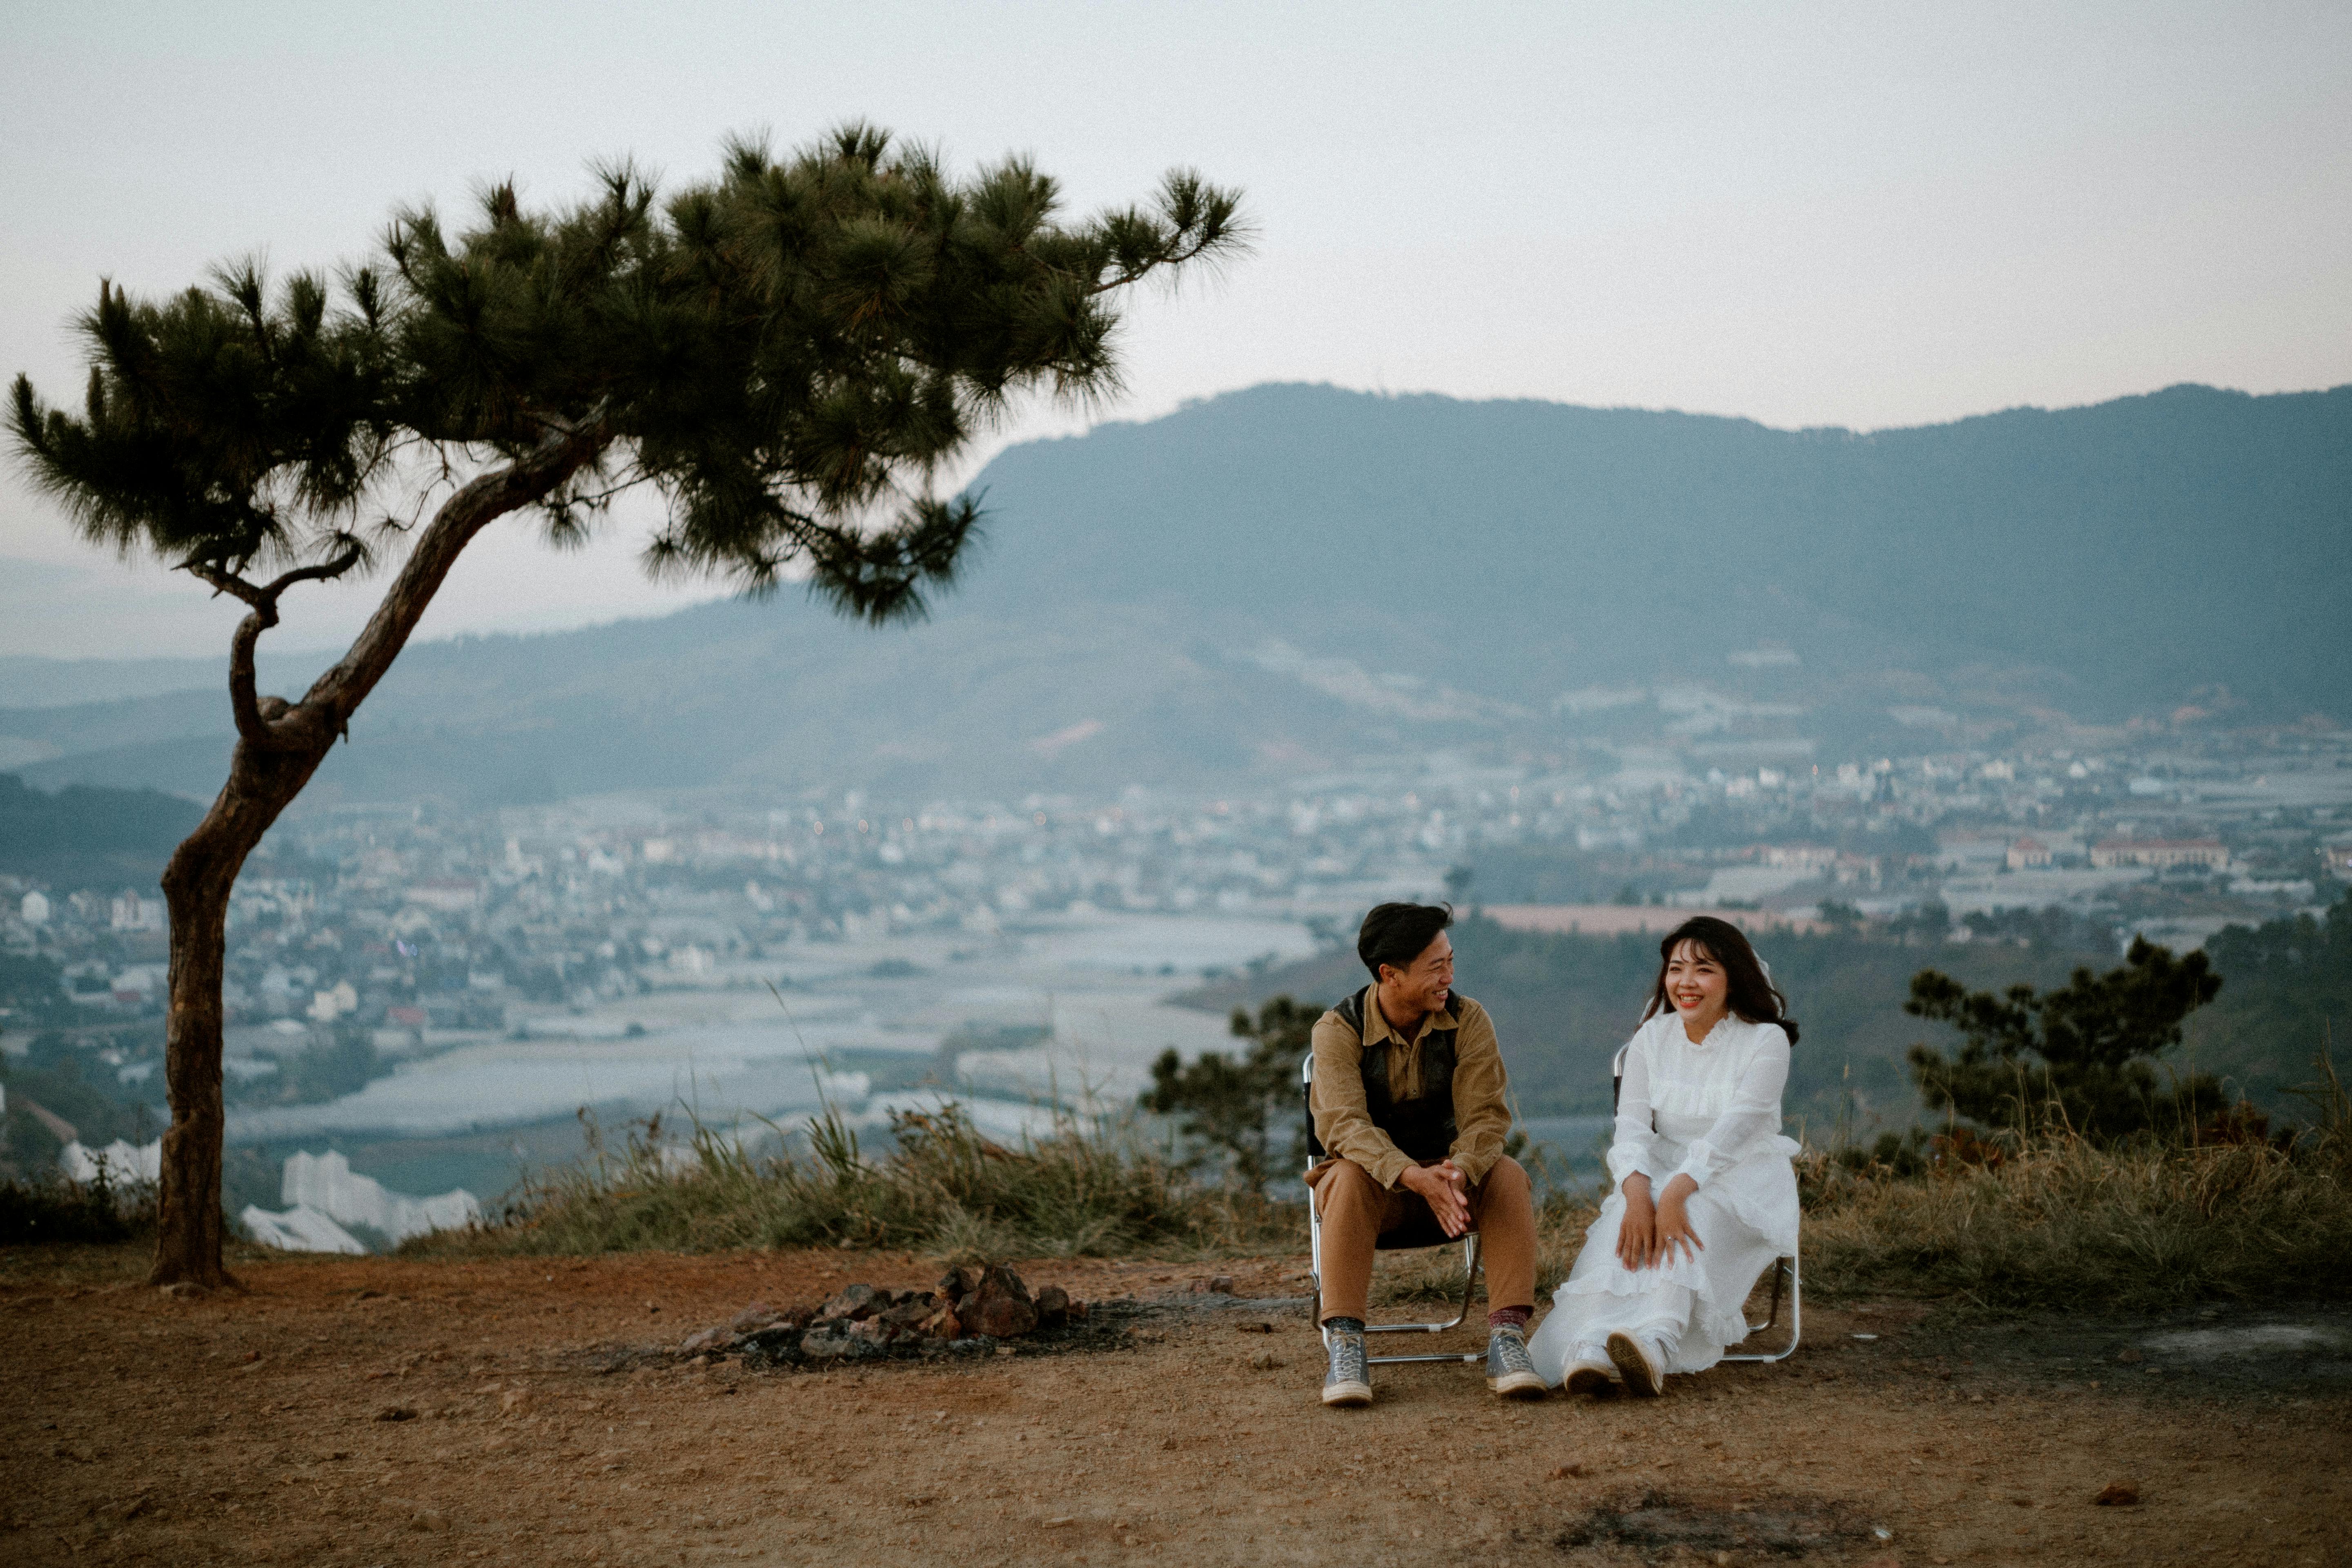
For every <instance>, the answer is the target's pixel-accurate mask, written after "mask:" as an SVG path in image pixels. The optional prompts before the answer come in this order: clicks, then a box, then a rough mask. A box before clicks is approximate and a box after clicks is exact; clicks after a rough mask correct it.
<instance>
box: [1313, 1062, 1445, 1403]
mask: <svg viewBox="0 0 2352 1568" xmlns="http://www.w3.org/2000/svg"><path fill="white" fill-rule="evenodd" d="M1298 1079H1299V1084H1300V1088H1301V1092H1302V1094H1303V1096H1304V1098H1305V1100H1306V1104H1307V1170H1308V1171H1310V1172H1311V1171H1313V1170H1314V1169H1315V1167H1316V1166H1318V1165H1319V1164H1321V1163H1323V1161H1324V1159H1325V1157H1326V1155H1325V1150H1324V1148H1323V1141H1322V1140H1321V1139H1319V1138H1318V1137H1316V1136H1315V1053H1314V1052H1312V1051H1309V1052H1308V1053H1307V1060H1306V1062H1305V1064H1304V1065H1302V1066H1301V1067H1300V1068H1299V1069H1298ZM1456 1239H1459V1240H1460V1241H1461V1243H1462V1304H1461V1306H1460V1307H1459V1308H1457V1309H1456V1310H1455V1311H1454V1316H1453V1317H1451V1318H1449V1319H1447V1320H1446V1321H1444V1322H1442V1323H1366V1324H1365V1325H1364V1332H1366V1333H1368V1334H1442V1333H1444V1332H1445V1331H1446V1330H1448V1329H1455V1328H1459V1327H1461V1326H1462V1320H1463V1319H1465V1318H1466V1317H1468V1316H1469V1315H1470V1298H1471V1297H1472V1295H1474V1294H1475V1292H1476V1290H1477V1289H1478V1233H1477V1232H1476V1231H1475V1230H1474V1231H1470V1232H1468V1233H1466V1234H1465V1235H1464V1236H1462V1237H1459V1238H1456V1237H1449V1236H1447V1235H1446V1234H1445V1230H1444V1226H1440V1225H1439V1224H1438V1223H1437V1216H1436V1215H1430V1216H1429V1217H1428V1218H1427V1219H1426V1220H1423V1221H1414V1222H1412V1223H1409V1224H1406V1225H1401V1226H1398V1227H1397V1228H1396V1229H1394V1230H1392V1231H1390V1232H1388V1233H1387V1234H1386V1235H1384V1236H1382V1237H1380V1238H1379V1239H1377V1240H1376V1241H1374V1242H1373V1244H1372V1245H1373V1247H1375V1248H1377V1249H1378V1250H1380V1251H1381V1252H1403V1251H1407V1250H1410V1249H1412V1248H1415V1247H1445V1246H1449V1245H1451V1244H1452V1243H1453V1242H1454V1241H1455V1240H1456ZM1307 1260H1308V1267H1309V1268H1313V1269H1314V1271H1315V1322H1316V1327H1317V1330H1318V1331H1320V1330H1321V1328H1322V1323H1323V1215H1322V1212H1321V1210H1320V1209H1319V1208H1318V1206H1317V1205H1316V1202H1315V1196H1314V1193H1313V1190H1312V1189H1311V1188H1310V1189H1309V1191H1308V1194H1307ZM1326 1342H1327V1348H1328V1336H1326ZM1364 1359H1365V1361H1366V1362H1367V1363H1369V1364H1370V1365H1373V1366H1393V1365H1395V1364H1396V1363H1399V1362H1413V1361H1452V1362H1468V1363H1477V1362H1484V1361H1485V1360H1486V1351H1485V1350H1483V1349H1481V1350H1477V1351H1472V1352H1466V1353H1465V1352H1448V1353H1447V1354H1444V1355H1376V1356H1367V1357H1365V1358H1364Z"/></svg>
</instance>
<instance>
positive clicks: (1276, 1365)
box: [1249, 1351, 1282, 1372]
mask: <svg viewBox="0 0 2352 1568" xmlns="http://www.w3.org/2000/svg"><path fill="white" fill-rule="evenodd" d="M1249 1364H1250V1370H1251V1371H1252V1372H1278V1371H1280V1370H1281V1368H1282V1360H1281V1358H1280V1357H1279V1356H1276V1354H1275V1353H1274V1352H1272V1351H1260V1352H1257V1354H1255V1355H1254V1356H1252V1357H1250V1358H1249Z"/></svg>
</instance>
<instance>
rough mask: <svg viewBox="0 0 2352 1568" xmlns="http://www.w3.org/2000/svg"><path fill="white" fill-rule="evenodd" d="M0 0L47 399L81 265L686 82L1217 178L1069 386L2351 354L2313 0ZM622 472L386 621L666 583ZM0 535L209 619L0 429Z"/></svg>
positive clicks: (1724, 383) (1654, 388)
mask: <svg viewBox="0 0 2352 1568" xmlns="http://www.w3.org/2000/svg"><path fill="white" fill-rule="evenodd" d="M0 4H5V10H0V15H5V26H0V172H5V174H0V178H5V192H6V208H5V210H6V212H7V222H6V223H5V226H0V372H14V371H16V370H17V369H23V370H26V371H29V372H30V373H31V374H33V376H34V379H35V381H36V382H37V384H39V385H40V386H41V388H42V389H43V390H44V391H45V392H46V393H47V394H48V395H51V396H52V397H58V398H66V399H71V398H74V397H76V396H78V395H79V384H80V382H81V379H82V372H81V368H80V363H79V358H78V352H77V350H76V348H75V345H74V344H73V342H72V341H71V339H70V338H69V336H68V333H67V331H66V330H65V323H66V322H67V321H68V318H69V317H70V316H71V315H72V314H73V312H75V311H76V310H80V309H82V308H84V307H86V306H87V304H88V303H89V300H90V299H91V298H92V296H93V294H94V291H95V287H96V282H97V279H99V278H100V276H101V275H105V276H111V277H112V278H114V279H116V280H117V281H118V282H120V283H122V284H124V285H127V286H128V287H130V288H131V289H137V290H150V291H160V290H164V289H173V288H177V287H181V286H184V285H185V284H186V283H188V282H190V281H193V280H195V279H198V278H200V277H201V276H202V274H203V272H204V269H205V268H206V267H207V266H208V265H209V264H210V263H212V262H213V261H215V260H216V259H219V258H225V257H229V256H233V255H236V254H239V253H242V252H246V251H249V250H253V249H256V248H261V249H264V250H266V252H267V254H268V257H269V258H270V259H271V260H272V261H273V262H274V263H276V264H278V265H279V266H281V267H294V266H313V265H324V264H330V263H332V262H334V261H336V260H339V259H341V258H350V257H353V256H356V255H358V254H360V253H361V252H362V251H363V250H364V249H365V248H366V247H368V246H369V245H370V244H371V242H372V240H373V237H374V236H375V234H376V233H377V231H378V228H379V226H380V225H381V224H382V222H383V218H384V216H385V215H386V212H387V210H388V209H389V207H390V206H391V205H392V204H393V203H394V202H396V201H400V200H404V199H415V198H433V199H436V200H440V201H442V202H445V203H451V204H454V203H458V202H462V201H463V200H464V199H465V198H466V195H467V192H468V191H469V190H470V189H471V188H472V187H473V186H474V185H475V184H476V183H477V182H478V181H480V180H482V179H484V178H485V177H495V176H500V175H504V174H509V173H511V174H516V175H518V176H520V180H521V182H522V184H523V185H524V188H525V191H526V194H527V195H530V196H536V197H540V198H557V197H565V196H569V195H572V194H573V193H575V192H577V191H579V190H580V189H581V188H582V186H583V176H582V170H583V165H584V164H585V163H586V162H587V161H588V160H589V159H590V158H592V157H594V156H597V155H600V154H610V153H632V154H635V156H637V157H638V158H639V159H641V160H642V161H644V162H645V163H647V164H649V165H651V166H653V167H654V168H656V169H657V170H664V171H669V172H671V173H673V174H677V175H678V176H681V177H683V176H687V175H694V174H702V173H704V172H706V171H708V170H709V168H710V167H711V166H712V163H713V162H714V149H715V146H716V144H717V142H718V140H719V137H720V135H721V134H722V133H724V132H727V131H729V130H731V129H740V128H747V127H759V126H766V127H769V128H771V129H772V131H773V132H774V133H775V135H776V137H777V139H778V140H779V141H780V142H788V143H789V142H798V141H800V140H802V139H803V138H805V137H807V136H809V135H811V134H813V133H814V132H817V131H819V130H821V129H823V128H824V127H825V126H827V125H829V124H832V123H834V122H835V121H840V120H843V119H845V118H847V117H851V116H864V117H866V118H867V119H870V120H873V121H877V122H878V123H880V124H883V125H886V126H888V127H891V128H893V129H896V130H898V131H900V132H904V133H908V134H911V135H914V136H917V137H919V138H920V139H923V140H925V141H929V142H935V143H937V144H940V145H941V146H942V147H943V148H944V149H945V151H946V152H947V153H948V154H949V155H950V158H951V159H952V160H954V161H955V162H957V163H960V164H964V165H969V164H970V163H975V162H978V161H981V160H984V159H988V158H992V157H995V156H998V155H1000V154H1002V153H1005V152H1008V151H1021V152H1025V153H1031V154H1033V155H1034V156H1035V158H1036V159H1037V160H1038V161H1039V163H1041V164H1042V165H1043V167H1045V169H1046V170H1047V171H1048V172H1050V173H1052V174H1055V175H1057V176H1059V177H1060V178H1061V179H1062V180H1063V181H1064V182H1065V184H1066V189H1067V191H1068V193H1069V196H1070V198H1071V202H1072V204H1073V205H1074V206H1076V207H1080V208H1084V207H1089V206H1093V205H1098V204H1105V203H1111V202H1118V201H1125V200H1129V199H1132V198H1136V197H1139V196H1141V195H1145V194H1146V193H1147V192H1148V191H1149V190H1150V187H1151V185H1152V184H1153V183H1154V182H1155V181H1156V179H1157V178H1158V176H1159V174H1160V172H1161V171H1162V170H1164V169H1165V168H1167V167H1169V166H1170V165H1171V164H1177V163H1190V164H1192V165H1195V166H1197V167H1199V168H1200V169H1202V171H1204V172H1205V173H1207V174H1209V175H1210V176H1211V177H1213V178H1214V179H1216V180H1219V181H1222V182H1227V183H1231V184H1238V185H1240V186H1242V187H1243V188H1244V191H1245V192H1246V193H1247V198H1248V205H1249V211H1250V213H1251V216H1253V217H1254V219H1255V222H1256V223H1257V225H1258V226H1259V228H1260V231H1261V236H1262V237H1261V240H1260V244H1259V247H1258V250H1257V253H1256V254H1255V256H1254V257H1252V258H1248V259H1246V260H1244V261H1243V262H1242V263H1240V264H1239V265H1237V266H1235V267H1234V268H1233V269H1232V270H1231V271H1230V273H1229V274H1228V275H1227V276H1226V277H1224V278H1223V279H1222V280H1220V281H1216V282H1213V283H1209V284H1206V285H1203V286H1201V287H1197V288H1187V289H1184V290H1183V291H1182V292H1181V293H1179V294H1178V295H1177V296H1175V297H1174V298H1172V299H1171V298H1162V297H1151V298H1148V299H1145V300H1141V301H1139V304H1138V305H1137V308H1136V310H1135V311H1134V314H1133V318H1132V330H1131V331H1130V332H1129V335H1128V337H1127V340H1126V353H1127V363H1128V372H1129V383H1130V386H1131V394H1130V395H1129V398H1128V399H1127V400H1126V401H1125V402H1124V403H1123V404H1122V405H1120V406H1119V407H1118V408H1117V409H1115V410H1112V411H1111V413H1112V416H1118V417H1139V416H1150V415H1153V414H1158V413H1161V412H1164V411H1166V410H1167V409H1169V408H1171V407H1173V406H1174V405H1177V404H1178V403H1179V402H1181V401H1182V400H1183V399H1186V398H1190V397H1197V396H1202V395H1208V394H1212V393H1215V392H1220V391H1223V390H1226V389H1229V388H1233V387H1238V386H1244V385H1248V384H1252V383H1255V382H1260V381H1265V380H1272V379H1281V380H1306V381H1329V382H1335V383H1338V384H1342V385H1348V386H1358V387H1385V388H1390V389H1392V390H1397V391H1420V390H1427V391H1438V392H1444V393H1450V394H1454V395H1462V396H1469V397H1484V396H1530V397H1544V398H1553V399H1558V400H1561V401H1565V402H1573V403H1587V404H1603V405H1640V406H1644V407H1664V408H1681V409H1689V410H1695V411H1705V412H1710V413H1722V414H1738V415H1746V416H1752V417H1754V418H1757V419H1759V420H1762V421H1764V422H1766V423H1768V424H1772V425H1779V426H1803V425H1831V424H1835V425H1846V426H1854V427H1862V428H1868V427H1880V426H1890V425H1906V424H1918V423H1925V422H1931V421H1937V420H1943V419H1948V418H1952V417H1956V416H1962V415H1967V414H1973V413H1980V412H1984V411H1987V410H1990V409H1996V408H2001V407H2007V406H2011V405H2018V404H2038V405H2068V404H2079V403H2086V402H2093V401H2096V400H2099V399H2102V398H2106V397H2112V396H2116V395H2123V394H2127V393H2135V392H2145V391H2148V390H2151V389H2154V388H2157V387H2160V386H2164V385H2168V384H2172V383H2175V382H2180V381H2202V382H2210V383H2213V384H2219V385H2223V386H2231V387H2240V388H2243V389H2246V390H2250V391H2258V392H2259V391H2275V390H2283V389H2298V388H2309V387H2320V386H2328V385H2335V384H2341V383H2343V382H2346V381H2347V380H2352V199H2347V193H2352V6H2347V5H2344V4H2342V0H2335V3H2332V4H2313V5H2302V4H2281V5H2226V4H2213V5H2167V4H2161V3H2154V0H2134V3H2132V4H2128V5H2124V4H2087V3H2083V0H2070V3H2068V4H2065V5H2048V4H2046V3H2041V4H2019V5H1984V4H1969V3H1966V0H1943V3H1941V4H1938V5H1932V6H1929V5H1906V6H1889V5H1883V4H1872V5H1805V4H1782V5H1760V4H1759V5H1705V4H1697V3H1690V4H1678V3H1673V0H1628V3H1624V4H1619V5H1570V4H1554V5H1426V4H1424V5H1373V4H1367V3H1364V0H1356V3H1354V4H1349V5H1320V4H1290V5H1264V4H1258V5H1216V4H1209V3H1204V0H1187V3H1184V4H1165V5H1161V4H1125V5H1111V4H1099V3H1098V4H1095V5H1076V4H1065V5H1043V4H1041V5H1021V4H996V5H975V4H970V3H966V4H962V5H917V4H900V5H894V4H887V3H879V0H866V3H863V4H858V5H822V6H819V5H806V6H799V5H784V4H769V5H727V4H719V3H699V4H698V3H693V0H667V3H666V4H663V5H609V4H607V5H600V4H591V3H586V0H565V3H563V4H554V3H545V4H539V5H498V4H488V3H484V0H473V3H470V4H465V5H455V4H437V3H431V0H408V3H406V4H404V5H397V6H385V5H368V6H362V5H352V4H341V5H339V4H331V3H325V0H311V3H310V4H299V5H297V4H284V5H267V4H236V3H233V0H211V3H209V4H205V5H194V6H192V5H185V4H173V5H108V4H104V3H102V0H83V3H81V4H78V5H70V6H68V5H51V4H28V3H26V0H0ZM1067 427H1070V417H1069V416H1067V415H1057V414H1055V413H1054V412H1053V411H1051V410H1045V411H1041V412H1040V413H1038V414H1036V415H1034V416H1031V417H1029V418H1028V419H1026V420H1024V422H1023V423H1022V424H1021V425H1020V426H1017V427H1016V428H1015V429H1013V430H1012V431H1008V432H1006V433H1005V434H1006V435H1008V436H1014V435H1019V434H1024V433H1035V432H1038V431H1045V430H1051V429H1055V428H1067ZM641 521H642V520H639V521H638V526H635V527H633V526H632V525H631V523H630V522H629V521H627V520H624V521H622V522H621V523H619V524H618V525H616V526H615V528H614V530H613V531H612V534H611V536H610V537H608V538H606V539H604V540H603V541H601V542H599V544H598V545H597V546H595V547H593V548H592V549H591V550H589V551H588V552H584V553H583V554H581V555H578V556H571V557H561V558H557V557H551V556H549V555H547V554H546V553H545V552H542V551H540V550H539V549H538V548H537V547H536V546H535V545H533V544H531V543H530V541H529V539H528V537H527V531H526V530H525V529H523V528H521V527H520V526H514V527H507V528H504V529H502V530H501V531H499V533H497V534H496V535H495V536H493V537H489V538H486V539H485V540H484V541H482V542H479V543H478V544H477V545H476V546H475V547H474V549H473V551H472V552H469V556H468V559H467V561H465V562H464V563H461V565H460V566H459V568H458V571H457V575H456V576H455V577H453V579H452V581H451V583H450V584H449V586H448V588H447V589H446V590H445V592H444V595H443V603H441V604H440V605H436V609H435V612H434V614H433V615H432V616H431V617H430V618H429V619H428V621H427V623H426V626H427V631H428V633H437V634H441V635H446V634H449V633H452V632H457V631H461V630H487V629H495V628H517V629H519V628H526V627H539V626H559V625H573V624H578V623H581V622H584V621H592V620H600V619H608V618H611V617H613V616H619V615H625V614H646V613H651V612H654V611H656V610H659V609H661V608H664V607H666V606H670V605H678V604H683V603H686V602H688V599H690V598H692V597H695V596H698V595H695V594H693V593H691V592H689V591H687V590H681V589H675V588H672V589H658V590H657V589H654V588H652V587H649V586H647V585H645V584H642V583H641V582H640V581H639V580H638V578H637V576H636V574H635V565H634V552H635V547H636V545H637V543H638V542H640V539H641V531H640V530H641ZM0 558H6V560H5V561H0V653H39V652H50V653H57V654H64V655H71V656H89V655H100V654H109V653H113V654H126V655H127V654H151V653H180V652H204V653H213V652H217V651H219V650H221V649H223V648H224V647H226V637H227V631H228V627H229V626H230V625H231V624H232V622H233V620H234V616H233V614H232V607H231V606H228V605H223V604H208V603H207V602H206V601H205V597H204V595H203V593H202V591H201V590H200V589H194V588H193V587H186V586H182V585H180V584H181V581H182V580H179V579H176V578H174V577H173V575H172V574H166V573H163V572H162V571H161V570H160V569H158V568H156V567H153V566H152V565H150V566H144V567H137V568H134V567H129V566H123V565H120V564H117V563H114V562H112V561H111V560H110V559H108V558H105V557H102V556H96V555H93V554H91V553H90V552H88V551H87V550H86V549H84V548H83V547H82V546H80V545H79V544H78V543H77V542H74V541H73V540H72V538H71V537H70V536H69V534H68V532H67V531H66V530H65V529H64V527H63V526H62V524H61V523H60V522H59V521H58V519H57V517H56V515H55V514H54V513H53V512H52V511H51V510H48V509H47V507H46V506H45V505H44V504H43V503H41V502H39V501H37V500H34V499H32V498H31V497H29V496H28V495H27V494H26V490H25V489H24V487H23V486H22V484H21V483H20V482H19V481H18V480H17V479H16V476H15V474H14V473H13V472H11V473H10V474H9V475H8V477H7V478H6V479H5V480H0ZM10 562H13V563H44V565H43V568H42V569H39V570H32V569H27V568H26V567H24V566H23V565H21V564H16V565H10V564H8V563H10ZM368 602H372V590H371V589H369V588H368V587H366V586H365V585H361V586H358V587H355V588H348V589H339V590H336V591H332V592H328V593H320V594H317V595H311V596H310V598H309V599H308V600H306V601H304V602H303V603H301V604H299V605H295V604H293V603H292V602H291V601H289V610H290V612H291V613H290V614H289V617H288V625H287V626H286V628H285V629H284V630H283V631H282V632H280V633H278V634H275V635H276V636H278V637H281V638H282V639H284V641H285V642H286V643H287V644H288V645H289V646H291V645H299V644H303V643H313V644H316V643H320V642H323V641H325V640H327V639H329V638H331V637H336V636H338V635H340V634H342V633H344V632H346V631H347V630H348V629H350V628H351V627H352V626H355V625H356V624H357V620H358V618H359V617H360V616H361V615H362V613H363V610H364V606H365V605H366V603H368ZM5 702H6V697H5V693H0V706H5Z"/></svg>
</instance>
